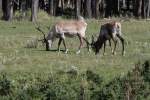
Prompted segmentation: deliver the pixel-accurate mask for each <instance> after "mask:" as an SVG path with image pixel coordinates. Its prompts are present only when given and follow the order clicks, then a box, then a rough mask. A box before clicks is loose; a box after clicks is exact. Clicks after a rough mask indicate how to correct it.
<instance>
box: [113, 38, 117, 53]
mask: <svg viewBox="0 0 150 100" xmlns="http://www.w3.org/2000/svg"><path fill="white" fill-rule="evenodd" d="M113 41H114V49H113V51H112V53H113V55H115V54H116V52H115V51H116V45H117V42H118V41H117V39H114V38H113Z"/></svg>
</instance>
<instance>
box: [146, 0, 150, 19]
mask: <svg viewBox="0 0 150 100" xmlns="http://www.w3.org/2000/svg"><path fill="white" fill-rule="evenodd" d="M146 16H147V18H148V17H149V16H150V0H148V9H147V14H146Z"/></svg>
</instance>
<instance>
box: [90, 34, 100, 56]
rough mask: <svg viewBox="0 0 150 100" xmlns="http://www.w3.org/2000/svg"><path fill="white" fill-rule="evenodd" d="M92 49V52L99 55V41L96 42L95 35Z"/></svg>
mask: <svg viewBox="0 0 150 100" xmlns="http://www.w3.org/2000/svg"><path fill="white" fill-rule="evenodd" d="M91 48H92V50H93V51H94V52H95V54H97V53H99V48H98V45H97V41H95V39H94V36H93V35H92V43H91Z"/></svg>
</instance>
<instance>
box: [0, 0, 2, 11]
mask: <svg viewBox="0 0 150 100" xmlns="http://www.w3.org/2000/svg"><path fill="white" fill-rule="evenodd" d="M1 10H2V0H0V12H1Z"/></svg>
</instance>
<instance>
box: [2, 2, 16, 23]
mask: <svg viewBox="0 0 150 100" xmlns="http://www.w3.org/2000/svg"><path fill="white" fill-rule="evenodd" d="M13 7H14V1H13V0H2V10H3V19H4V20H6V21H11V20H12V18H13Z"/></svg>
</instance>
